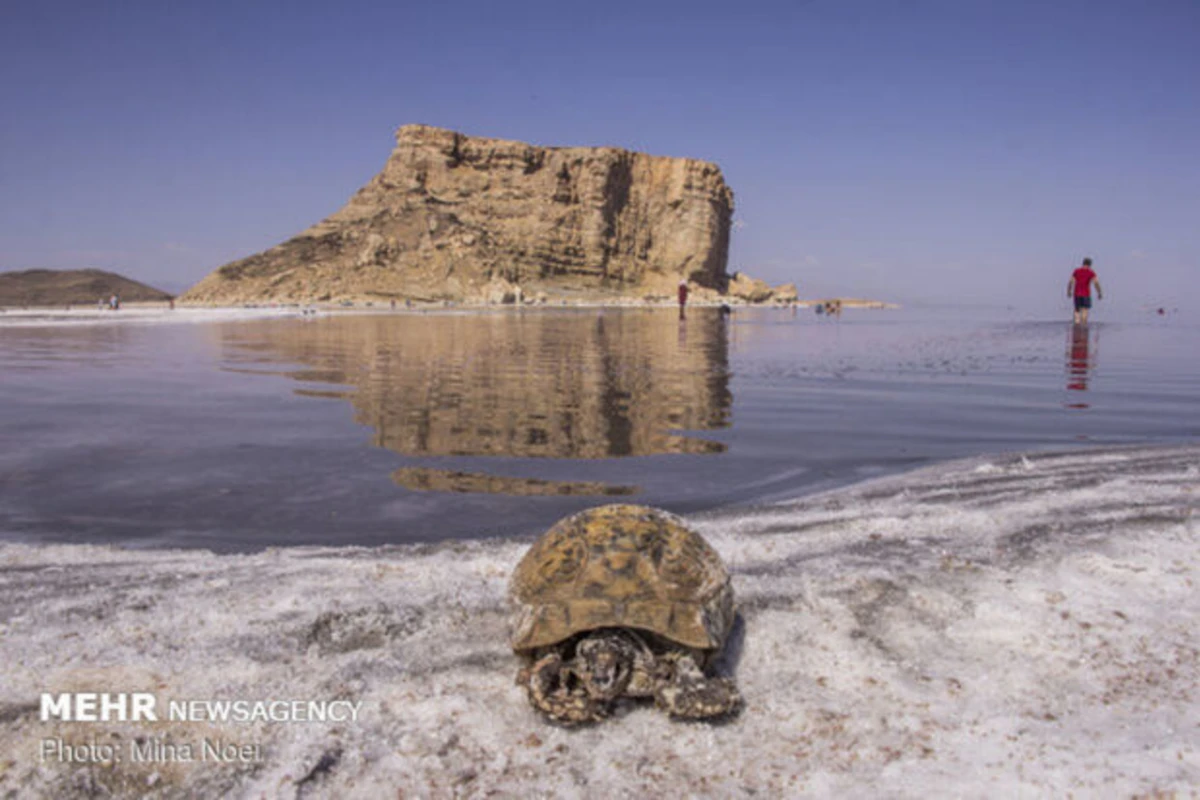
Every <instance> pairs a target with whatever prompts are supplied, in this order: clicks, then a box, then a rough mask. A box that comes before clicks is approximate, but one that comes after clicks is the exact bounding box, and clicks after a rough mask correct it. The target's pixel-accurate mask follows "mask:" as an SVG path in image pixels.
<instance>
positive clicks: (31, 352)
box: [0, 309, 1200, 550]
mask: <svg viewBox="0 0 1200 800" xmlns="http://www.w3.org/2000/svg"><path fill="white" fill-rule="evenodd" d="M181 318H182V317H179V318H176V319H181ZM1196 333H1197V327H1196V325H1195V324H1194V323H1193V322H1189V321H1186V320H1183V319H1181V318H1167V319H1158V318H1149V317H1147V318H1140V319H1132V320H1128V321H1124V322H1119V323H1117V322H1099V323H1093V324H1092V325H1091V326H1090V327H1088V328H1072V326H1071V325H1069V324H1067V323H1064V322H1061V321H1053V322H1051V321H1041V322H1039V321H1027V320H1026V321H1022V320H1018V319H992V320H987V321H981V320H979V319H976V318H972V317H969V316H965V315H953V314H938V313H933V312H930V311H928V310H926V311H922V312H919V313H918V312H915V311H872V312H866V311H863V312H855V311H848V312H847V313H846V315H844V316H843V317H842V318H841V319H840V320H832V319H823V318H821V317H817V316H815V315H812V314H810V313H808V312H806V311H804V310H801V311H799V312H798V313H795V314H794V313H793V312H791V311H788V310H753V311H739V312H738V313H736V314H734V315H733V316H732V317H728V318H727V317H723V316H721V315H719V314H718V313H716V312H715V311H712V310H707V309H694V310H692V311H690V312H689V314H688V316H687V319H686V320H680V319H679V318H678V316H677V314H676V313H675V312H674V311H671V310H636V311H635V310H597V309H592V310H562V311H558V310H554V311H551V310H545V311H537V312H527V313H482V314H463V313H440V314H433V313H430V314H376V315H335V316H329V317H321V318H316V319H312V318H299V317H297V318H283V319H278V318H276V319H246V320H232V321H219V322H197V323H194V324H182V323H179V322H167V321H158V322H150V323H145V324H121V323H113V322H109V323H107V324H91V325H33V326H30V325H14V324H0V375H2V376H3V378H2V382H0V442H2V443H3V447H2V448H0V536H3V537H4V538H8V539H17V540H26V541H72V542H116V543H120V544H123V545H127V546H173V547H206V548H212V549H215V550H257V549H261V548H263V547H268V546H281V545H289V544H328V545H345V544H360V545H375V544H382V543H389V542H397V543H398V542H412V541H434V540H441V539H447V538H473V537H490V536H509V535H517V534H527V533H532V532H536V531H538V530H541V529H543V528H545V527H546V526H548V525H549V524H551V523H552V522H553V521H554V520H555V519H557V518H559V517H561V516H563V515H565V514H567V513H570V512H572V511H575V510H578V509H580V508H583V507H586V506H589V505H594V504H597V503H602V502H612V501H614V500H629V501H632V502H640V503H649V504H652V505H658V506H662V507H665V508H668V509H670V510H673V511H677V512H681V513H686V512H690V511H697V510H701V509H706V508H712V507H716V506H727V505H736V504H746V503H754V502H760V501H763V500H769V499H775V498H780V497H786V496H794V495H798V494H802V493H805V492H809V491H814V490H817V489H821V488H827V487H830V486H834V485H838V484H843V483H849V482H852V481H855V480H858V479H861V478H864V477H869V476H873V475H878V474H881V473H885V472H892V471H898V470H902V469H907V468H911V467H915V466H920V465H923V464H927V463H930V462H933V461H938V460H943V459H949V458H954V457H959V456H967V455H977V454H986V453H994V452H1000V451H1013V450H1029V449H1046V448H1054V449H1059V448H1063V447H1072V446H1082V447H1086V446H1089V445H1090V444H1112V443H1123V442H1130V443H1132V442H1147V441H1183V440H1189V439H1194V438H1195V437H1197V436H1200V354H1198V353H1197V349H1196V348H1195V346H1194V343H1195V342H1196V341H1200V339H1198V338H1197V336H1196Z"/></svg>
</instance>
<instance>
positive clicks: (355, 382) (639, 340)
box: [238, 309, 732, 458]
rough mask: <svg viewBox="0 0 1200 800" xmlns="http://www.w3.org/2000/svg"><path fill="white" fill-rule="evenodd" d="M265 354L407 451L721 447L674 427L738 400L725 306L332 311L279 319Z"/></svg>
mask: <svg viewBox="0 0 1200 800" xmlns="http://www.w3.org/2000/svg"><path fill="white" fill-rule="evenodd" d="M238 347H239V352H238V357H239V360H240V361H245V360H247V359H246V358H245V357H246V356H247V355H251V359H252V360H253V358H254V357H255V355H256V354H249V353H247V351H246V349H245V346H244V345H240V344H239V345H238ZM255 348H256V349H258V348H262V350H263V351H264V352H262V353H261V355H262V356H265V360H268V361H271V362H276V361H284V362H291V363H298V364H302V365H304V367H305V369H303V370H301V371H297V372H292V373H289V374H290V375H291V376H292V377H295V378H297V379H298V380H304V381H315V382H319V383H335V384H345V385H347V386H349V387H350V388H349V389H348V390H347V391H346V392H345V396H346V397H347V398H348V399H349V400H350V402H351V403H353V404H354V407H355V409H356V410H357V415H356V417H357V419H358V421H360V422H362V423H365V424H368V425H370V426H372V427H373V428H374V429H375V431H376V434H375V444H377V445H379V446H381V447H387V448H389V449H391V450H395V451H396V452H398V453H402V454H405V455H410V456H515V457H533V458H609V457H615V456H634V455H649V454H654V453H716V452H721V451H722V450H723V449H724V445H721V444H719V443H716V442H710V441H705V440H702V439H697V438H693V437H689V436H684V435H679V434H674V433H671V431H672V430H673V429H679V430H705V429H713V428H719V427H723V426H725V425H726V424H727V419H728V415H729V408H730V404H731V401H732V396H731V394H730V392H729V374H728V366H727V363H728V362H727V346H726V339H725V323H724V321H723V319H722V318H721V316H720V315H719V314H718V313H716V311H715V310H712V311H710V310H700V309H697V310H696V311H695V312H694V313H693V314H692V315H691V316H690V317H689V319H688V320H687V321H686V322H683V323H681V322H680V321H679V320H678V319H677V318H676V316H675V314H674V313H671V312H653V311H646V312H625V313H612V312H609V313H602V314H592V313H587V314H584V313H564V314H553V313H545V314H531V315H513V314H498V315H489V316H476V315H401V316H386V317H385V316H380V317H342V318H337V317H334V318H330V319H325V320H321V321H319V322H314V323H299V322H297V323H296V324H293V325H272V326H270V327H269V328H268V329H266V330H264V331H263V332H262V336H261V339H260V338H258V337H256V345H255Z"/></svg>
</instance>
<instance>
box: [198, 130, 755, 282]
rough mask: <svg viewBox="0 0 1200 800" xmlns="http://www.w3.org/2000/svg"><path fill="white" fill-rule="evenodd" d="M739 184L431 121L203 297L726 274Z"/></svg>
mask: <svg viewBox="0 0 1200 800" xmlns="http://www.w3.org/2000/svg"><path fill="white" fill-rule="evenodd" d="M732 213H733V193H732V192H731V191H730V190H729V187H727V186H726V185H725V181H724V179H723V178H722V177H721V171H720V169H719V168H718V167H717V166H716V165H715V164H710V163H707V162H704V161H697V160H695V159H689V158H667V157H662V156H650V155H646V154H643V153H633V152H630V151H627V150H621V149H618V148H615V147H537V146H534V145H530V144H525V143H523V142H511V141H502V140H499V139H485V138H479V137H473V136H464V135H463V134H461V133H455V132H454V131H448V130H442V129H440V128H431V127H428V126H425V125H406V126H404V127H402V128H400V130H398V131H397V132H396V148H395V150H394V151H393V152H392V156H391V158H389V159H388V161H387V163H386V164H385V165H384V168H383V171H382V172H380V173H379V174H378V175H376V176H375V177H374V178H373V179H372V180H371V181H370V182H369V183H368V184H367V185H366V186H364V187H363V188H362V189H360V190H359V191H358V192H357V193H356V194H355V195H354V196H353V197H352V198H350V200H349V202H347V203H346V205H345V206H343V207H342V208H341V209H340V210H339V211H337V212H336V213H334V214H333V215H331V216H330V217H328V218H327V219H325V220H323V221H322V222H320V223H318V224H316V225H314V226H313V227H311V228H309V229H308V230H306V231H304V232H302V233H300V234H299V235H297V236H295V237H293V238H292V239H289V240H288V241H286V242H284V243H282V244H280V245H278V246H276V247H273V248H271V249H270V250H267V251H265V252H263V253H259V254H257V255H253V256H250V257H249V258H244V259H242V260H240V261H235V262H233V263H231V264H226V265H225V266H223V267H221V268H220V269H218V270H217V271H215V272H213V273H212V274H211V275H209V276H208V277H207V278H205V279H204V280H203V281H201V282H200V283H199V284H197V285H196V286H194V287H192V288H191V289H190V290H189V291H188V292H187V294H186V295H185V297H184V300H186V301H192V302H200V303H242V302H262V301H266V300H293V301H313V300H339V299H351V300H353V299H362V300H367V299H372V298H375V299H379V298H395V297H412V298H422V299H438V298H453V299H470V300H476V299H486V298H487V297H489V296H490V295H491V294H492V293H493V292H492V290H491V289H489V288H488V287H489V286H491V285H494V283H496V282H500V283H501V285H507V282H513V283H515V284H518V285H520V286H522V287H524V288H525V289H536V290H546V291H550V292H555V291H573V292H584V293H618V294H646V293H650V294H654V293H657V294H661V295H668V294H670V293H671V292H672V291H673V290H674V287H675V284H676V282H678V281H679V280H680V279H681V278H686V279H688V280H690V281H692V282H694V283H696V284H697V285H700V286H706V287H709V288H711V289H720V288H723V287H724V284H725V281H726V275H725V266H726V259H727V255H728V250H729V225H730V216H731V214H732Z"/></svg>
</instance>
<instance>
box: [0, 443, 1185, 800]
mask: <svg viewBox="0 0 1200 800" xmlns="http://www.w3.org/2000/svg"><path fill="white" fill-rule="evenodd" d="M1198 488H1200V445H1196V444H1192V445H1185V446H1157V447H1123V448H1102V449H1098V450H1089V451H1069V452H1061V453H1027V454H1010V455H1006V456H999V457H986V458H972V459H966V460H959V461H954V462H948V463H945V464H939V465H935V466H932V467H924V468H921V469H918V470H916V471H913V472H909V473H905V474H903V475H898V476H887V477H881V478H875V479H871V480H869V481H866V482H863V483H860V484H856V485H854V486H851V487H847V488H844V489H836V490H832V491H828V492H824V493H821V494H818V495H813V496H808V497H804V498H800V499H798V500H793V501H788V502H783V503H775V504H771V505H767V506H762V507H758V508H753V509H748V510H746V509H739V510H736V511H728V510H726V511H716V512H710V513H706V514H700V515H696V516H693V517H689V522H690V523H691V524H693V525H694V526H695V527H696V528H697V529H698V530H699V531H700V532H701V533H702V534H703V535H704V536H705V537H706V538H708V540H709V541H710V542H711V543H712V544H713V546H714V547H715V548H716V549H717V550H718V552H720V553H721V555H722V557H723V558H724V559H725V561H726V563H727V564H729V567H730V570H731V573H732V575H733V580H734V588H735V592H736V594H737V602H738V605H739V609H740V614H741V624H740V626H739V627H738V628H737V629H735V633H734V636H733V638H732V640H731V643H730V645H729V647H728V650H727V653H726V656H725V659H724V667H723V669H725V670H726V671H728V672H732V673H733V674H734V676H735V678H736V680H737V682H738V684H739V686H740V687H741V689H742V693H743V695H744V696H745V698H746V703H747V705H746V708H745V710H744V711H743V712H742V713H741V714H740V715H739V716H738V717H736V718H734V719H732V720H730V721H729V722H728V723H726V724H723V725H716V726H712V725H702V724H701V725H697V724H680V723H673V722H671V721H669V720H668V719H667V718H666V717H664V716H663V715H661V714H660V713H658V712H657V711H655V710H654V709H652V708H648V707H645V706H637V707H626V708H623V709H621V710H620V711H619V713H618V714H617V715H616V717H615V718H614V719H612V720H609V721H608V722H606V723H604V724H601V725H597V726H595V727H590V728H583V729H578V730H568V729H563V728H558V727H554V726H551V725H547V724H546V723H545V722H544V721H542V720H541V718H540V717H538V716H536V715H535V714H534V712H533V711H532V710H531V709H530V708H529V706H528V703H527V702H526V700H525V698H524V696H523V695H522V693H521V691H520V690H519V689H518V688H517V687H516V686H515V685H514V684H513V674H514V673H515V671H516V668H517V666H518V665H517V661H516V659H515V658H514V657H513V656H512V654H511V652H510V651H509V650H508V647H507V643H506V640H505V634H504V629H505V620H506V616H507V606H506V604H505V600H504V597H505V591H506V584H507V579H508V576H509V574H510V571H511V568H512V566H513V565H514V564H515V563H516V560H517V559H518V558H519V556H520V555H521V553H522V552H523V551H524V549H525V548H526V546H527V542H523V541H490V542H466V543H463V542H458V543H445V544H442V545H437V546H430V545H413V546H401V547H390V548H382V549H367V548H305V549H296V550H293V549H285V550H268V551H265V552H261V553H256V554H252V555H228V556H213V555H211V554H206V553H202V552H196V551H130V550H119V549H115V548H105V547H97V546H94V545H16V544H0V598H2V599H3V603H2V604H0V607H4V608H7V609H9V610H10V613H9V614H8V616H7V617H6V618H5V619H4V620H3V622H2V626H3V627H2V628H0V632H2V638H0V644H2V646H3V647H4V649H5V650H6V651H8V652H7V655H8V656H9V658H8V659H7V660H8V661H9V663H11V664H12V665H13V666H12V668H11V669H10V671H9V678H10V680H8V681H7V682H6V685H5V686H3V687H0V716H2V717H3V719H5V720H6V721H7V722H6V725H5V726H3V727H2V728H0V746H2V747H3V748H4V750H5V752H6V753H8V754H9V761H8V762H7V765H6V767H5V769H3V770H0V788H2V789H4V790H7V791H13V792H16V793H17V794H19V795H33V796H55V797H82V796H86V795H87V793H88V792H93V793H94V791H96V790H97V787H101V788H103V789H105V790H107V791H110V792H112V793H113V794H116V795H118V796H131V795H137V794H141V793H142V792H145V791H155V792H158V793H159V794H162V795H164V796H182V795H186V794H196V793H202V794H226V795H229V796H235V797H249V796H258V795H259V794H262V793H266V794H268V795H270V794H274V793H278V792H280V791H291V790H294V789H297V788H303V787H305V786H307V785H309V784H312V788H314V789H316V790H317V791H318V792H319V793H321V794H325V795H346V794H347V793H350V794H354V793H368V794H371V793H378V792H379V791H382V790H384V789H385V788H386V789H388V790H389V791H390V792H391V793H392V794H394V793H395V792H396V791H397V790H400V791H403V792H405V793H406V794H407V793H414V794H419V795H431V794H432V795H442V794H454V793H455V792H459V793H469V794H486V793H488V792H499V793H519V792H525V793H537V792H541V793H549V794H562V793H564V792H565V793H568V794H571V793H581V792H582V793H587V792H588V791H589V788H588V787H592V788H593V789H594V787H595V786H597V785H606V786H608V787H609V789H610V790H611V791H613V792H616V793H618V794H621V793H631V794H638V793H644V792H666V791H674V792H676V793H678V792H684V793H699V794H720V795H723V796H740V795H748V794H751V793H755V792H757V793H760V794H762V793H767V794H768V795H771V796H782V795H786V794H791V795H795V794H803V793H812V794H819V795H829V794H846V793H849V794H855V793H864V792H866V793H869V792H870V791H872V790H873V789H874V790H877V788H878V786H879V785H881V783H882V784H886V785H890V786H892V787H893V788H894V789H895V790H896V791H897V793H898V794H899V795H901V796H913V797H917V796H924V795H926V794H927V793H928V792H930V791H934V792H936V793H946V794H964V793H965V794H972V793H977V792H978V791H980V789H981V787H987V791H988V792H989V793H998V794H1013V793H1017V794H1019V793H1031V792H1032V793H1038V794H1056V795H1061V794H1064V793H1066V792H1072V791H1074V792H1083V793H1089V792H1105V793H1109V792H1111V793H1117V794H1124V795H1131V794H1137V793H1152V792H1155V791H1159V792H1169V791H1172V790H1176V791H1186V789H1187V787H1189V786H1193V785H1195V783H1196V781H1197V780H1198V779H1200V736H1198V734H1197V729H1196V726H1195V722H1194V720H1195V718H1196V715H1197V712H1200V697H1198V696H1197V694H1196V692H1195V686H1196V685H1197V682H1198V680H1200V660H1198V658H1197V653H1200V633H1197V632H1196V630H1195V626H1194V624H1193V620H1194V615H1195V614H1196V613H1200V597H1198V596H1197V594H1196V593H1195V591H1194V588H1193V586H1192V582H1193V578H1194V576H1195V574H1196V572H1197V570H1200V555H1198V553H1200V550H1198V549H1197V547H1196V545H1197V543H1200V530H1198V529H1197V525H1196V518H1195V505H1196V500H1197V489H1198ZM72 690H89V691H100V692H104V691H108V692H149V693H152V694H154V695H156V696H157V697H159V698H160V701H161V702H163V703H166V702H167V701H168V700H172V699H189V700H193V699H194V700H204V699H214V700H235V699H247V700H262V699H270V698H288V699H293V700H297V699H298V700H306V701H313V702H317V701H323V700H329V701H333V700H346V701H351V702H361V703H362V706H361V714H360V715H359V716H358V717H357V719H356V720H354V721H352V722H345V723H341V724H338V725H329V724H319V723H306V724H286V723H277V722H270V721H266V722H260V723H257V724H246V725H237V724H232V723H219V722H213V721H211V720H210V721H208V722H196V721H173V722H172V721H161V722H158V723H145V722H110V723H92V724H79V723H68V722H41V721H40V720H39V719H38V712H37V702H36V701H37V697H38V694H39V693H41V692H67V691H72ZM139 737H141V738H142V739H144V740H145V741H151V742H161V743H167V744H172V743H173V744H176V745H178V744H182V743H188V742H193V740H194V741H195V742H196V743H197V747H199V744H198V743H199V742H200V740H201V739H205V738H207V739H211V740H218V739H219V740H221V741H223V742H226V743H233V744H237V745H239V746H242V747H250V748H258V749H257V750H249V751H246V752H248V753H250V754H251V757H250V758H249V759H248V760H245V761H229V762H208V763H204V762H199V761H196V762H195V763H190V762H189V763H181V762H178V761H175V762H170V763H166V762H164V761H162V760H161V759H159V760H158V761H154V760H153V759H152V760H151V763H145V762H144V761H141V762H138V763H132V762H131V761H129V760H128V759H126V760H125V761H123V762H121V763H114V764H111V765H107V766H104V765H88V764H84V765H80V764H67V763H62V762H61V761H58V762H56V761H54V760H53V759H51V760H50V761H44V760H43V761H39V760H38V755H37V751H36V748H37V747H38V744H39V742H41V741H43V740H44V739H51V740H53V739H56V738H57V739H59V740H63V741H64V742H68V743H71V742H75V743H77V744H86V743H87V741H88V740H91V741H93V742H94V743H96V744H97V745H98V746H102V745H111V746H113V747H114V748H120V747H124V746H125V743H127V742H130V741H134V740H138V738H139ZM156 752H158V751H156ZM638 765H641V766H638ZM568 767H569V768H568ZM84 776H87V779H86V781H84V780H83V777H84ZM288 787H290V788H288Z"/></svg>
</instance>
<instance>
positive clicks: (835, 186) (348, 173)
mask: <svg viewBox="0 0 1200 800" xmlns="http://www.w3.org/2000/svg"><path fill="white" fill-rule="evenodd" d="M0 76H2V79H0V270H8V269H24V268H30V267H52V268H75V267H86V266H96V267H101V268H106V269H113V270H116V271H119V272H122V273H125V274H128V275H130V276H132V277H136V278H139V279H142V280H145V281H147V282H149V283H151V284H155V285H158V286H161V287H164V288H167V289H171V290H178V289H181V288H184V287H186V286H188V285H190V284H191V283H193V282H195V281H196V280H198V279H200V278H201V277H203V276H204V275H205V274H207V273H208V272H209V271H211V270H212V269H214V268H216V267H218V266H220V265H221V264H223V263H225V262H227V261H230V260H233V259H236V258H240V257H243V256H246V255H250V254H251V253H253V252H257V251H259V250H262V249H265V248H267V247H269V246H271V245H274V244H276V243H278V242H280V241H282V240H284V239H286V238H288V237H290V236H291V235H293V234H295V233H297V232H299V231H300V230H302V229H303V228H305V227H307V226H308V225H310V224H312V223H314V222H316V221H317V220H319V219H321V218H322V217H324V216H326V215H328V214H329V213H331V212H333V211H334V210H336V209H337V208H338V207H340V206H341V205H342V204H343V203H344V202H345V201H346V199H347V198H348V197H349V196H350V195H351V194H353V192H354V191H355V190H356V189H357V188H358V187H359V186H361V185H362V184H364V183H365V182H366V181H367V180H369V179H370V178H371V176H372V175H374V174H375V173H376V172H377V171H378V170H379V169H380V168H381V167H382V165H383V163H384V161H385V160H386V159H387V157H388V154H389V153H390V151H391V148H392V145H393V138H392V135H393V131H394V129H395V128H396V127H397V126H399V125H402V124H405V123H413V122H421V123H426V124H431V125H438V126H442V127H447V128H453V129H455V130H460V131H462V132H464V133H468V134H474V135H481V136H492V137H499V138H509V139H519V140H524V141H531V142H535V143H539V144H546V145H616V146H620V147H627V148H632V149H636V150H643V151H647V152H651V153H655V154H660V155H675V156H691V157H697V158H703V159H707V160H711V161H715V162H717V163H718V164H720V166H721V168H722V170H723V171H724V174H725V178H726V180H727V181H728V182H729V184H730V185H731V186H732V187H733V189H734V192H735V194H736V204H737V209H736V211H735V219H736V220H737V223H736V230H735V233H734V241H733V245H732V250H731V254H730V271H733V270H736V269H741V270H744V271H746V272H749V273H750V274H752V275H755V276H758V277H762V278H765V279H767V280H768V281H770V282H772V283H779V282H784V281H792V282H795V283H797V284H798V285H799V287H800V290H801V294H802V295H807V296H812V295H822V294H834V293H836V294H843V295H858V296H870V297H881V298H884V299H900V300H902V301H907V302H914V301H919V300H921V299H931V300H937V301H942V300H947V299H957V300H962V301H965V302H972V303H974V302H979V303H987V302H996V303H1003V304H1027V305H1028V306H1029V307H1030V308H1033V307H1045V308H1053V307H1054V304H1056V303H1059V302H1064V303H1065V298H1062V299H1061V300H1060V297H1059V295H1061V294H1063V293H1064V292H1065V284H1066V280H1067V278H1068V277H1069V273H1070V270H1071V269H1072V268H1073V267H1074V266H1076V265H1077V263H1078V262H1079V260H1080V259H1081V258H1082V257H1083V256H1085V255H1091V256H1092V257H1093V258H1094V259H1095V261H1096V267H1097V271H1098V272H1099V274H1100V277H1101V280H1102V282H1103V284H1104V288H1105V290H1106V293H1107V294H1108V295H1109V298H1110V301H1114V302H1117V303H1121V304H1125V305H1129V306H1130V307H1132V306H1134V305H1136V304H1139V303H1146V302H1148V303H1155V304H1158V303H1185V302H1186V303H1188V304H1190V305H1195V304H1196V302H1197V301H1198V300H1200V291H1198V288H1200V270H1198V269H1197V266H1198V261H1200V258H1198V257H1200V157H1198V155H1200V152H1198V150H1200V3H1196V2H1193V1H1192V0H1179V2H1155V1H1154V0H1147V1H1146V2H1134V0H1129V1H1128V2H1094V1H1087V0H1080V1H1079V2H1073V1H1064V2H1018V1H1017V0H999V1H997V2H989V1H987V0H946V2H924V1H923V0H914V1H913V2H902V0H893V1H891V2H882V1H880V2H855V1H854V0H814V1H813V2H787V3H765V2H764V3H754V2H743V3H732V2H722V3H708V2H703V1H702V0H693V1H692V2H685V3H672V2H653V0H641V2H602V3H573V2H567V1H566V0H556V2H544V3H542V2H539V3H526V2H519V1H518V0H506V1H505V2H499V1H496V0H492V1H489V2H454V3H449V2H433V1H432V0H421V2H411V3H406V2H399V1H397V2H378V3H355V2H339V3H328V2H323V3H304V2H280V3H263V2H252V0H245V1H244V2H230V3H226V2H216V1H215V0H207V1H206V2H196V3H184V2H177V3H176V2H162V1H161V0H154V2H121V3H117V2H101V1H100V0H87V1H86V2H55V0H40V1H39V2H36V3H20V4H9V5H8V6H7V7H6V9H5V12H4V14H3V21H2V24H0Z"/></svg>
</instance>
